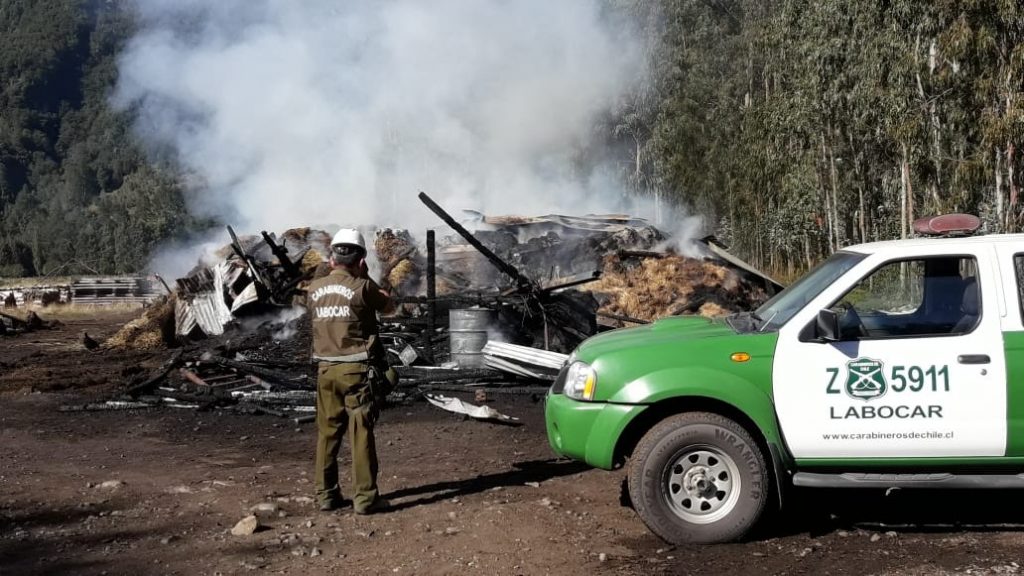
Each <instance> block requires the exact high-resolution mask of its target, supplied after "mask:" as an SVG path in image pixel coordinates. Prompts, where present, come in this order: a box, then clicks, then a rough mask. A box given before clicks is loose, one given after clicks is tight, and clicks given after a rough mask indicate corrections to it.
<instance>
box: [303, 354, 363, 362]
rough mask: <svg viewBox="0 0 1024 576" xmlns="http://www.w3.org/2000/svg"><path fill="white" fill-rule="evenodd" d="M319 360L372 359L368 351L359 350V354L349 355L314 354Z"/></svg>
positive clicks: (356, 360)
mask: <svg viewBox="0 0 1024 576" xmlns="http://www.w3.org/2000/svg"><path fill="white" fill-rule="evenodd" d="M313 358H316V359H317V360H320V361H322V362H366V361H367V360H369V359H370V354H369V353H368V352H359V353H358V354H349V355H347V356H313Z"/></svg>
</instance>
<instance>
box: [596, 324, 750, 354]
mask: <svg viewBox="0 0 1024 576" xmlns="http://www.w3.org/2000/svg"><path fill="white" fill-rule="evenodd" d="M735 335H736V332H735V331H733V329H732V328H730V327H729V326H728V325H726V323H725V322H724V321H722V320H709V319H707V318H703V317H700V316H676V317H672V318H663V319H661V320H658V321H657V322H655V323H653V324H648V325H646V326H640V327H637V328H623V329H619V330H613V331H611V332H605V333H604V334H600V335H598V336H594V337H592V338H589V339H587V340H586V341H585V342H583V344H581V345H580V347H579V348H577V349H576V358H577V359H579V360H582V361H584V362H593V361H594V360H596V359H597V358H599V357H601V356H604V355H606V354H608V353H610V352H616V351H621V350H623V349H626V348H634V349H636V348H641V349H642V348H650V347H655V346H658V345H663V344H668V343H671V344H675V345H678V344H681V343H683V342H685V341H687V340H697V339H703V338H717V337H722V336H735Z"/></svg>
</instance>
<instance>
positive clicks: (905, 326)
mask: <svg viewBox="0 0 1024 576" xmlns="http://www.w3.org/2000/svg"><path fill="white" fill-rule="evenodd" d="M977 271H978V267H977V263H976V261H975V260H974V258H971V257H967V256H941V257H929V258H920V259H914V260H898V261H893V262H889V263H887V264H884V265H883V266H882V267H880V268H878V269H876V270H875V271H874V272H872V273H871V274H869V275H868V276H867V277H865V278H864V279H862V280H861V281H860V282H858V283H857V285H856V286H854V287H853V289H851V290H850V291H849V292H847V293H846V295H845V296H843V297H842V298H841V299H840V300H839V301H838V302H837V303H836V304H835V305H834V306H833V308H835V309H836V311H837V312H838V313H839V317H840V323H839V324H840V330H841V333H842V339H843V340H858V339H861V340H862V339H873V338H900V337H907V336H942V335H953V334H966V333H968V332H970V331H972V330H974V327H975V326H976V325H977V324H978V320H979V319H980V314H981V295H980V292H979V290H978V289H979V285H978V272H977Z"/></svg>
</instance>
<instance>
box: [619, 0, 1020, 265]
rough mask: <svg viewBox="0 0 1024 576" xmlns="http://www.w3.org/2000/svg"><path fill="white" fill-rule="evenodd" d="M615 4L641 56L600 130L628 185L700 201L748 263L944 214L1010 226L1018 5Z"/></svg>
mask: <svg viewBox="0 0 1024 576" xmlns="http://www.w3.org/2000/svg"><path fill="white" fill-rule="evenodd" d="M628 5H629V6H630V9H631V10H633V13H634V15H635V16H636V17H637V18H638V19H639V20H640V21H641V22H642V23H643V26H644V29H645V31H646V34H647V36H648V38H649V39H650V45H651V50H652V60H653V63H654V70H655V73H654V74H653V76H652V79H651V82H650V83H649V84H648V85H647V86H646V89H645V90H642V91H640V92H639V93H638V94H637V95H636V96H635V98H634V99H633V101H632V102H630V103H629V105H628V107H627V108H628V112H630V113H628V114H624V115H623V117H622V121H621V123H620V125H619V128H618V129H619V132H620V133H622V134H627V135H629V136H635V140H634V143H635V152H634V155H633V159H634V160H635V161H634V162H633V163H632V164H631V167H630V170H631V172H632V174H631V181H632V182H633V185H634V186H635V187H636V188H637V189H639V190H644V191H645V192H647V193H653V192H654V191H658V192H659V193H662V194H667V195H676V196H677V197H682V198H685V199H686V201H688V202H691V203H693V204H694V205H696V207H697V208H698V211H699V212H702V213H704V214H710V215H713V216H714V218H715V221H714V222H713V223H712V224H713V225H716V226H717V228H718V233H719V234H720V235H721V236H723V237H726V238H729V239H730V241H731V243H732V244H733V246H734V248H735V249H737V250H738V251H739V252H740V253H743V254H745V255H746V256H748V257H750V258H751V259H752V260H753V261H755V262H758V263H760V264H762V265H763V266H766V267H768V268H771V269H773V270H776V271H780V272H786V271H792V270H793V269H794V268H796V269H800V268H804V267H806V266H808V265H811V264H812V263H813V262H815V261H816V260H818V259H820V258H821V257H822V256H823V255H826V254H828V253H830V252H831V251H832V250H834V249H836V248H837V247H841V246H844V245H849V244H852V243H855V242H861V241H871V240H877V239H892V238H899V237H902V236H905V235H907V233H908V226H909V224H910V223H911V222H912V221H913V219H914V218H917V217H920V216H923V215H927V214H934V213H938V212H947V211H954V210H955V211H967V212H973V213H977V214H979V215H980V216H982V217H983V219H984V221H985V223H986V226H987V230H988V231H989V232H1004V231H1014V232H1015V231H1019V230H1020V229H1021V225H1022V222H1021V207H1020V199H1019V189H1020V184H1021V176H1020V172H1021V158H1020V156H1021V154H1020V153H1019V151H1018V146H1019V144H1020V142H1021V136H1022V134H1024V107H1022V106H1024V101H1022V96H1024V94H1022V86H1024V84H1022V82H1024V46H1022V44H1021V41H1022V38H1024V10H1022V9H1021V6H1020V3H1019V2H1015V1H1013V0H968V1H960V0H937V1H908V0H894V1H889V2H877V1H875V0H775V1H765V0H741V1H727V0H721V1H719V0H712V1H692V2H691V1H683V2H667V1H665V2H662V1H657V0H637V1H635V2H629V3H628Z"/></svg>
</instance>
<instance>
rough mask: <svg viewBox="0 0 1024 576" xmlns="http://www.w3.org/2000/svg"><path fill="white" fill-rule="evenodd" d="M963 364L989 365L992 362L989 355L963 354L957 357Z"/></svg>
mask: <svg viewBox="0 0 1024 576" xmlns="http://www.w3.org/2000/svg"><path fill="white" fill-rule="evenodd" d="M956 361H957V362H959V363H961V364H988V363H989V362H991V361H992V359H991V358H989V357H988V354H961V355H959V356H957V357H956Z"/></svg>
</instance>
